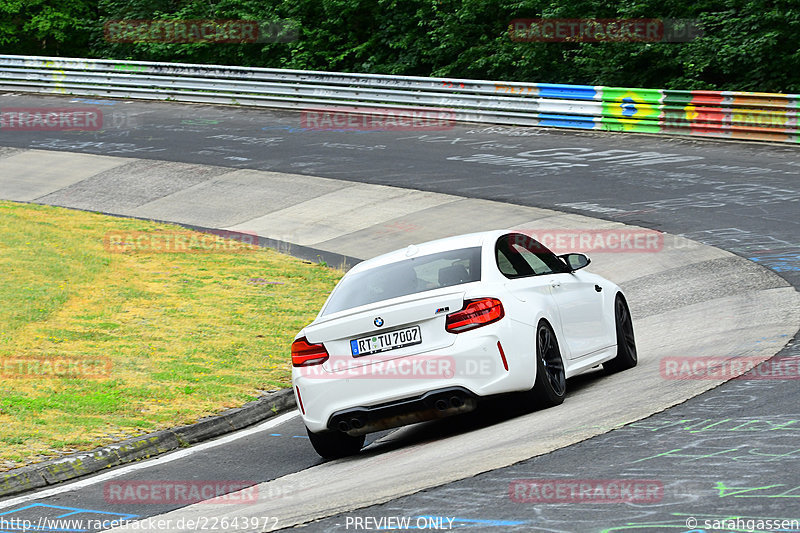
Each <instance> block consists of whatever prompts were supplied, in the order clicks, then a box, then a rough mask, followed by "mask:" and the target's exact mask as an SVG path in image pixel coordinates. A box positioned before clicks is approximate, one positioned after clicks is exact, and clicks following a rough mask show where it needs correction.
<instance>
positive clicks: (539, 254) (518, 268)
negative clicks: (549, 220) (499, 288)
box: [495, 233, 569, 278]
mask: <svg viewBox="0 0 800 533" xmlns="http://www.w3.org/2000/svg"><path fill="white" fill-rule="evenodd" d="M495 250H496V256H497V267H498V268H499V269H500V272H502V273H503V275H505V276H506V277H509V278H519V277H525V276H540V275H543V274H556V273H561V272H569V269H568V268H567V266H566V264H564V262H563V261H561V260H560V259H559V258H558V257H556V255H555V254H554V253H553V252H551V251H550V250H548V249H547V248H545V247H544V246H543V245H542V244H540V243H539V242H538V241H536V240H535V239H533V238H531V237H528V236H527V235H523V234H521V233H512V234H509V235H503V236H502V237H500V238H499V239H498V240H497V244H496V246H495Z"/></svg>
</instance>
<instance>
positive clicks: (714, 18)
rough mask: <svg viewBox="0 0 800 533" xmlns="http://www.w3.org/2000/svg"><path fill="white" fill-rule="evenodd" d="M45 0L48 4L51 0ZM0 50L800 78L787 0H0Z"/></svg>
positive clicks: (457, 70) (634, 75)
mask: <svg viewBox="0 0 800 533" xmlns="http://www.w3.org/2000/svg"><path fill="white" fill-rule="evenodd" d="M51 4H53V5H51ZM551 17H553V18H649V19H653V18H655V19H668V18H672V19H693V20H696V21H698V22H699V23H700V24H701V27H702V29H703V32H704V34H703V35H702V36H701V37H699V38H696V39H694V40H692V41H690V42H685V43H646V42H617V43H608V42H606V43H586V42H584V43H578V42H568V43H544V42H513V41H512V40H511V39H510V38H509V34H508V24H509V22H510V21H511V20H512V19H515V18H551ZM119 19H184V20H185V19H245V20H259V21H273V22H274V21H281V20H287V19H288V20H294V21H297V23H298V24H299V28H300V33H299V37H298V38H297V39H296V40H294V41H292V42H266V43H244V44H241V43H239V44H237V43H224V44H219V43H218V44H211V43H202V44H191V43H183V44H178V43H144V42H139V43H116V42H108V41H107V40H105V39H104V35H103V31H102V27H103V23H104V22H105V21H108V20H119ZM0 20H2V21H3V22H0V45H2V47H3V52H4V53H25V54H38V55H44V54H53V55H65V56H66V55H73V56H84V57H106V58H114V59H137V60H150V61H177V62H190V63H216V64H230V65H243V66H261V67H274V68H297V69H316V70H336V71H345V72H372V73H386V74H406V75H419V76H442V77H459V78H481V79H499V80H517V81H535V82H552V83H576V84H589V85H611V86H628V87H632V86H640V87H655V88H662V87H663V88H672V89H727V90H751V91H773V92H800V4H798V3H797V2H796V0H698V1H695V2H689V1H687V0H623V1H621V2H616V1H611V0H569V1H557V0H268V1H262V0H202V1H200V0H181V1H172V0H124V1H123V0H94V1H91V0H64V1H62V2H59V3H57V5H56V3H48V2H45V1H44V0H0Z"/></svg>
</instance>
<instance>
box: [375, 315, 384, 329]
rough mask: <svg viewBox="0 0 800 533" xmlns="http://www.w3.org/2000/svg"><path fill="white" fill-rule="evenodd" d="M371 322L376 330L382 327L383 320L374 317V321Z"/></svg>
mask: <svg viewBox="0 0 800 533" xmlns="http://www.w3.org/2000/svg"><path fill="white" fill-rule="evenodd" d="M373 322H374V323H375V327H378V328H379V327H381V326H382V325H383V319H382V318H381V317H376V318H375V320H373Z"/></svg>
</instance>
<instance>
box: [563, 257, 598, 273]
mask: <svg viewBox="0 0 800 533" xmlns="http://www.w3.org/2000/svg"><path fill="white" fill-rule="evenodd" d="M558 257H560V258H561V259H562V260H563V261H564V262H565V263H566V264H567V266H568V267H569V269H570V271H572V272H575V271H576V270H580V269H582V268H583V267H585V266H586V265H588V264H589V263H591V262H592V260H591V259H589V258H588V257H586V255H585V254H563V255H559V256H558Z"/></svg>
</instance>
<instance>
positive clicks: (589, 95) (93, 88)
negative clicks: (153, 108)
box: [0, 55, 800, 142]
mask: <svg viewBox="0 0 800 533" xmlns="http://www.w3.org/2000/svg"><path fill="white" fill-rule="evenodd" d="M0 90H5V91H20V92H22V91H24V92H36V93H46V94H69V95H82V96H96V97H117V98H139V99H153V100H176V101H182V102H199V103H211V104H242V105H253V106H265V107H274V108H290V109H309V108H317V109H319V108H325V109H331V110H335V109H346V110H347V111H348V112H351V113H359V112H361V113H369V114H376V113H385V114H393V113H396V112H398V111H402V110H410V111H413V110H428V111H431V112H436V111H440V112H443V113H445V114H446V116H447V118H449V119H451V120H456V121H465V122H479V123H480V122H483V123H491V124H509V125H522V126H548V127H566V128H580V129H592V130H605V131H625V132H646V133H666V134H678V135H693V136H705V137H722V138H732V139H750V140H767V141H782V142H800V127H799V126H798V107H800V95H796V94H778V93H751V92H738V91H676V90H668V89H635V88H624V87H605V86H590V85H561V84H548V83H524V82H507V81H482V80H467V79H449V78H422V77H414V76H386V75H379V74H347V73H340V72H320V71H307V70H282V69H269V68H249V67H231V66H220V65H194V64H183V63H151V62H144V61H115V60H102V59H80V58H58V57H36V56H12V55H0Z"/></svg>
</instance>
